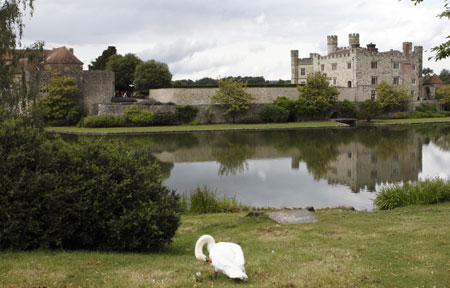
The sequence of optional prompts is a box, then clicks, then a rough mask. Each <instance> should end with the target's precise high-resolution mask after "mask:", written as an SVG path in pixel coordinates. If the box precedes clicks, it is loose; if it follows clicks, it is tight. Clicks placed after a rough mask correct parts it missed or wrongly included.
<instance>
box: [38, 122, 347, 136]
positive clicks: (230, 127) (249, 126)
mask: <svg viewBox="0 0 450 288" xmlns="http://www.w3.org/2000/svg"><path fill="white" fill-rule="evenodd" d="M312 127H348V125H346V124H343V123H339V122H333V121H315V122H291V123H267V124H212V125H179V126H151V127H115V128H78V127H48V128H47V129H46V130H47V131H52V132H59V133H63V132H65V133H99V134H103V133H112V134H116V133H157V132H184V131H186V132H187V131H201V130H205V131H213V130H214V131H215V130H253V129H295V128H312Z"/></svg>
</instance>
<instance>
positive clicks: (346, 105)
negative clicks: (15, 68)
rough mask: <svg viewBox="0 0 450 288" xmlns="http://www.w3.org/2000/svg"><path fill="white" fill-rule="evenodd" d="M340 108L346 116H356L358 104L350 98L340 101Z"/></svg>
mask: <svg viewBox="0 0 450 288" xmlns="http://www.w3.org/2000/svg"><path fill="white" fill-rule="evenodd" d="M338 105H339V108H340V109H341V113H342V114H343V115H345V116H346V117H355V115H356V105H355V103H353V102H350V101H348V100H344V101H342V102H338Z"/></svg>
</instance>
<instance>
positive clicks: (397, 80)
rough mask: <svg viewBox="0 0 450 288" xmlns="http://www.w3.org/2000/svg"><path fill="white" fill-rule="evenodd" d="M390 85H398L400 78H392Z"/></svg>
mask: <svg viewBox="0 0 450 288" xmlns="http://www.w3.org/2000/svg"><path fill="white" fill-rule="evenodd" d="M392 84H394V85H398V84H400V77H394V78H392Z"/></svg>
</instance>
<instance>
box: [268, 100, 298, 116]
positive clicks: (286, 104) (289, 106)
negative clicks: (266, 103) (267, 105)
mask: <svg viewBox="0 0 450 288" xmlns="http://www.w3.org/2000/svg"><path fill="white" fill-rule="evenodd" d="M273 104H274V105H275V106H278V107H282V108H284V109H286V110H288V111H289V118H288V121H290V122H294V121H296V120H297V117H296V114H297V109H296V108H295V101H294V100H292V99H289V98H287V97H285V96H279V97H277V99H275V100H274V101H273Z"/></svg>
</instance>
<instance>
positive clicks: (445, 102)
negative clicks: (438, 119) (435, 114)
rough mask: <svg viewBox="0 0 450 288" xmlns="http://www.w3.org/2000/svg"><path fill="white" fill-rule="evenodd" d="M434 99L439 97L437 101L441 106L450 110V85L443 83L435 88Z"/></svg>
mask: <svg viewBox="0 0 450 288" xmlns="http://www.w3.org/2000/svg"><path fill="white" fill-rule="evenodd" d="M436 99H440V101H439V103H440V104H441V105H442V107H443V108H444V109H445V110H447V111H449V110H450V85H443V86H441V87H438V88H437V89H436Z"/></svg>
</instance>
